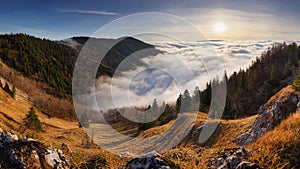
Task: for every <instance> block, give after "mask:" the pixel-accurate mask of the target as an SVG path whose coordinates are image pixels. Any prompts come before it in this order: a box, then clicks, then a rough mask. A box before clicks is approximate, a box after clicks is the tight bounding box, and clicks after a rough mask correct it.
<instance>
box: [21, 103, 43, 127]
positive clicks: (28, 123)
mask: <svg viewBox="0 0 300 169" xmlns="http://www.w3.org/2000/svg"><path fill="white" fill-rule="evenodd" d="M24 122H25V127H26V128H30V129H34V130H39V131H41V130H42V124H41V121H40V119H39V117H38V116H37V115H36V113H35V110H34V108H33V107H31V108H30V110H29V112H28V114H26V118H25V119H24Z"/></svg>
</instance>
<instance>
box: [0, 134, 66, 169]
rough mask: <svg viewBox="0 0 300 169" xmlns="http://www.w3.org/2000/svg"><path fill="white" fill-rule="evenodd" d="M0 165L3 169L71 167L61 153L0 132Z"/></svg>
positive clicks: (58, 168) (32, 141)
mask: <svg viewBox="0 0 300 169" xmlns="http://www.w3.org/2000/svg"><path fill="white" fill-rule="evenodd" d="M0 145H1V146H0V154H1V158H0V163H1V166H2V167H3V168H56V169H68V168H70V167H71V165H70V163H69V162H68V160H67V158H66V157H65V156H64V154H63V152H62V151H61V150H59V149H56V148H53V147H50V149H48V148H47V147H45V146H44V145H43V144H41V143H39V142H37V141H34V140H30V139H24V140H22V139H21V140H20V139H19V138H18V136H17V135H15V134H12V133H9V132H0Z"/></svg>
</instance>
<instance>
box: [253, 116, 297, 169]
mask: <svg viewBox="0 0 300 169" xmlns="http://www.w3.org/2000/svg"><path fill="white" fill-rule="evenodd" d="M248 148H251V149H254V150H255V153H253V154H252V156H251V160H252V161H254V162H257V163H258V164H260V165H261V166H265V167H268V168H292V167H294V166H295V165H296V164H298V167H299V164H300V112H297V113H295V114H293V115H291V116H290V117H289V118H288V119H287V120H285V121H283V122H282V123H281V124H280V125H279V126H277V127H275V129H274V130H272V131H270V132H267V133H266V134H265V135H264V136H263V137H261V138H260V139H258V140H257V141H256V142H255V143H254V144H252V145H250V146H249V147H248Z"/></svg>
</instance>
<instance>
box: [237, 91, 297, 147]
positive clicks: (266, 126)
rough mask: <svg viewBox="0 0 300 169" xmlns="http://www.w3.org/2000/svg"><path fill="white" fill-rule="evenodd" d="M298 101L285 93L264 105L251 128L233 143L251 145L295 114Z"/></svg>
mask: <svg viewBox="0 0 300 169" xmlns="http://www.w3.org/2000/svg"><path fill="white" fill-rule="evenodd" d="M298 101H299V100H298V96H297V95H296V94H293V93H285V94H283V95H282V94H281V96H280V97H277V98H275V99H273V100H271V101H269V102H268V103H265V104H264V105H262V106H261V107H260V108H259V112H258V113H259V116H258V117H257V118H256V120H255V122H254V123H253V125H252V128H251V129H250V130H248V131H246V132H245V133H243V134H241V135H240V136H239V137H238V138H237V139H236V141H235V143H236V144H238V145H242V146H244V145H248V144H251V143H253V142H254V141H256V140H257V139H258V138H259V137H261V136H262V135H264V134H265V133H266V132H267V131H269V130H271V129H273V128H274V127H275V126H277V125H278V124H279V123H280V122H281V121H282V120H284V119H286V118H287V117H288V116H289V115H290V114H291V113H293V112H295V111H296V109H297V107H300V106H299V103H298Z"/></svg>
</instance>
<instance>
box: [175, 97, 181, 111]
mask: <svg viewBox="0 0 300 169" xmlns="http://www.w3.org/2000/svg"><path fill="white" fill-rule="evenodd" d="M181 101H182V94H181V93H180V94H179V96H178V98H177V100H176V108H175V109H176V113H181V112H182V111H181Z"/></svg>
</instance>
